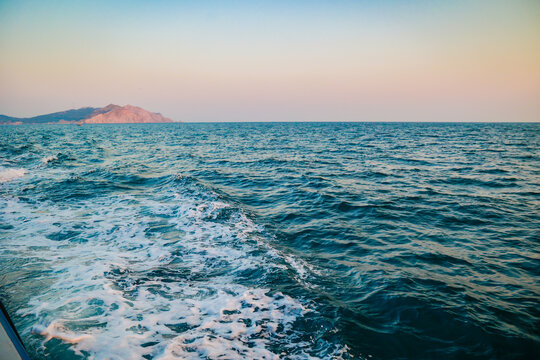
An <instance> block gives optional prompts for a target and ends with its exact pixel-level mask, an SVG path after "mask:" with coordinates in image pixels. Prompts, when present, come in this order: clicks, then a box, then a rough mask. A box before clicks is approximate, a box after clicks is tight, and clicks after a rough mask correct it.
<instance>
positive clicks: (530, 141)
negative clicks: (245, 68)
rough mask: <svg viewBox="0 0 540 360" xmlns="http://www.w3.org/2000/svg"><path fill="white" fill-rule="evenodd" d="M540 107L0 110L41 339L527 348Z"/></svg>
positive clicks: (533, 299) (23, 302) (539, 214)
mask: <svg viewBox="0 0 540 360" xmlns="http://www.w3.org/2000/svg"><path fill="white" fill-rule="evenodd" d="M539 145H540V125H538V124H369V123H332V124H322V123H317V124H305V123H302V124H293V123H274V124H150V125H85V126H81V127H78V126H74V125H43V126H20V127H7V126H6V127H1V128H0V299H1V300H2V302H4V303H5V305H6V307H7V308H8V310H9V311H10V312H11V314H12V315H13V320H14V322H15V324H16V325H17V327H18V329H19V332H20V333H21V335H22V338H23V340H24V342H25V344H26V347H27V348H28V350H29V352H30V354H31V355H32V357H33V358H35V359H80V358H84V359H141V358H144V359H171V358H209V359H217V358H223V359H230V358H254V359H274V358H276V359H277V358H284V359H306V358H310V357H312V358H323V359H328V358H344V359H348V358H366V359H369V358H374V359H395V358H410V359H422V358H436V359H462V358H486V359H487V358H508V359H514V358H516V359H517V358H535V357H536V358H540V357H539V354H540V300H539V299H540V284H539V279H540V231H539V230H540V226H539V225H540V152H539V149H540V148H539Z"/></svg>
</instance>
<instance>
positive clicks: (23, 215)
mask: <svg viewBox="0 0 540 360" xmlns="http://www.w3.org/2000/svg"><path fill="white" fill-rule="evenodd" d="M201 199H202V200H201ZM2 201H3V202H5V204H4V205H5V206H0V209H2V213H1V215H2V216H3V218H4V219H5V221H7V222H9V223H10V224H12V225H13V226H14V231H13V233H14V234H16V236H15V237H14V238H13V239H11V240H10V246H11V248H6V247H4V248H5V249H8V250H11V251H17V252H18V254H20V255H21V256H26V257H27V258H29V257H33V258H34V260H33V262H37V261H40V262H45V263H47V266H46V267H47V268H48V269H50V273H48V274H42V275H40V276H41V277H42V278H37V279H36V281H42V282H43V283H44V284H50V285H49V287H48V289H47V290H46V291H43V292H42V293H41V294H35V295H34V296H33V297H32V298H31V299H29V301H28V306H27V307H26V308H23V309H21V310H20V313H21V314H24V315H25V316H33V317H34V323H35V326H33V328H32V329H29V328H27V329H23V330H24V331H25V332H28V331H33V332H35V333H38V334H41V335H42V336H43V339H44V341H45V343H46V342H47V341H49V340H50V339H53V338H56V339H59V340H61V341H63V342H65V343H67V344H70V348H71V349H72V350H73V351H74V352H76V353H78V354H82V352H86V353H89V354H91V356H90V358H91V359H96V360H98V359H141V358H142V357H143V356H145V355H150V356H153V357H154V358H156V359H173V358H209V359H214V358H257V359H277V358H279V357H280V356H281V355H280V354H277V353H275V352H274V351H275V349H276V348H277V347H276V346H275V345H276V344H282V345H283V344H287V342H288V341H290V339H292V338H294V336H295V330H294V327H293V324H294V323H295V321H297V320H298V319H301V318H302V317H303V316H304V315H305V314H306V313H307V312H309V311H311V310H310V309H308V308H307V307H306V305H304V304H303V303H302V302H301V301H299V300H297V299H294V298H292V297H290V296H287V295H284V294H282V293H280V292H272V291H270V290H269V289H268V288H267V287H266V286H265V283H264V278H265V276H267V275H268V274H270V273H271V272H272V271H280V270H282V269H283V264H282V263H280V262H281V260H282V259H283V258H285V256H283V255H280V254H279V252H277V251H276V250H275V249H272V248H271V247H269V246H268V245H267V244H266V243H265V242H263V241H261V239H260V235H259V234H260V233H259V228H258V226H256V225H255V224H254V223H253V222H252V221H251V220H250V219H249V218H247V217H246V216H245V215H244V214H243V213H242V212H240V211H238V210H234V211H231V206H230V205H229V204H226V203H223V202H221V201H218V200H216V199H213V198H212V196H209V195H208V194H199V193H193V192H192V193H189V195H186V194H174V193H171V194H170V195H169V196H167V197H163V198H161V199H160V200H159V201H157V200H153V199H150V198H147V197H145V198H142V199H141V198H138V197H134V196H127V195H124V196H116V197H109V198H101V200H99V201H98V200H96V199H93V200H91V201H88V202H86V203H80V204H77V205H73V206H63V207H59V206H56V205H53V204H42V205H41V206H38V207H35V205H29V204H26V203H23V202H21V201H17V200H16V199H10V200H6V199H3V200H2ZM224 210H227V211H229V212H228V215H226V216H228V217H227V218H226V219H225V220H223V219H222V217H223V216H224V215H223V213H221V212H222V211H224ZM23 219H24V221H22V220H23ZM162 226H165V227H169V228H170V227H172V228H173V229H175V230H174V231H171V230H169V231H168V232H165V233H163V232H159V231H156V232H154V233H153V232H152V231H151V230H152V229H153V228H156V229H159V228H160V227H162ZM28 239H31V241H28ZM36 249H39V250H36ZM1 255H2V254H1V253H0V257H1ZM9 256H13V255H9ZM0 260H1V258H0ZM289 260H294V259H293V258H292V257H289ZM291 263H292V264H293V265H292V267H293V268H298V267H299V266H298V265H297V263H296V262H295V261H292V262H291ZM289 266H290V265H289ZM300 269H301V270H300V273H301V274H302V275H301V277H302V278H305V276H306V274H305V271H307V270H305V269H304V267H300ZM246 270H247V272H249V271H257V272H258V273H260V277H261V282H260V283H255V284H253V283H251V284H250V283H245V282H244V283H243V282H242V281H241V280H240V278H238V276H237V275H236V274H241V272H242V271H246ZM171 280H176V281H172V282H171ZM296 347H297V348H298V349H297V351H296V355H295V356H294V357H295V358H308V357H309V356H308V354H307V353H306V352H305V351H307V350H309V348H310V345H309V344H306V343H297V344H296ZM304 350H305V351H304ZM289 357H291V356H289Z"/></svg>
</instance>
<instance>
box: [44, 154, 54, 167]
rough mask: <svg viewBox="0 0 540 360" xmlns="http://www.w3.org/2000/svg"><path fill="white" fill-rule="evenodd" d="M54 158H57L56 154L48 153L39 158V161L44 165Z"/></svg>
mask: <svg viewBox="0 0 540 360" xmlns="http://www.w3.org/2000/svg"><path fill="white" fill-rule="evenodd" d="M54 160H58V157H56V155H50V156H46V157H44V158H43V159H41V162H42V163H43V164H44V165H46V164H48V163H50V162H51V161H54Z"/></svg>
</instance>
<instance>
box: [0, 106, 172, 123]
mask: <svg viewBox="0 0 540 360" xmlns="http://www.w3.org/2000/svg"><path fill="white" fill-rule="evenodd" d="M169 122H173V121H172V120H171V119H169V118H166V117H164V116H163V115H161V114H160V113H153V112H150V111H147V110H144V109H143V108H140V107H137V106H133V105H126V106H119V105H114V104H110V105H107V106H105V107H102V108H94V107H84V108H80V109H71V110H67V111H60V112H56V113H52V114H46V115H39V116H34V117H30V118H17V117H12V116H7V115H0V125H22V124H78V125H81V124H138V123H169Z"/></svg>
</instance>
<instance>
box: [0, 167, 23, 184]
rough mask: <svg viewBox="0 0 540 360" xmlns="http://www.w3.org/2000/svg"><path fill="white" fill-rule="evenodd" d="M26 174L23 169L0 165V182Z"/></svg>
mask: <svg viewBox="0 0 540 360" xmlns="http://www.w3.org/2000/svg"><path fill="white" fill-rule="evenodd" d="M25 174H26V170H25V169H20V168H19V169H16V168H2V167H0V183H3V182H8V181H12V180H15V179H18V178H21V177H23V176H24V175H25Z"/></svg>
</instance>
